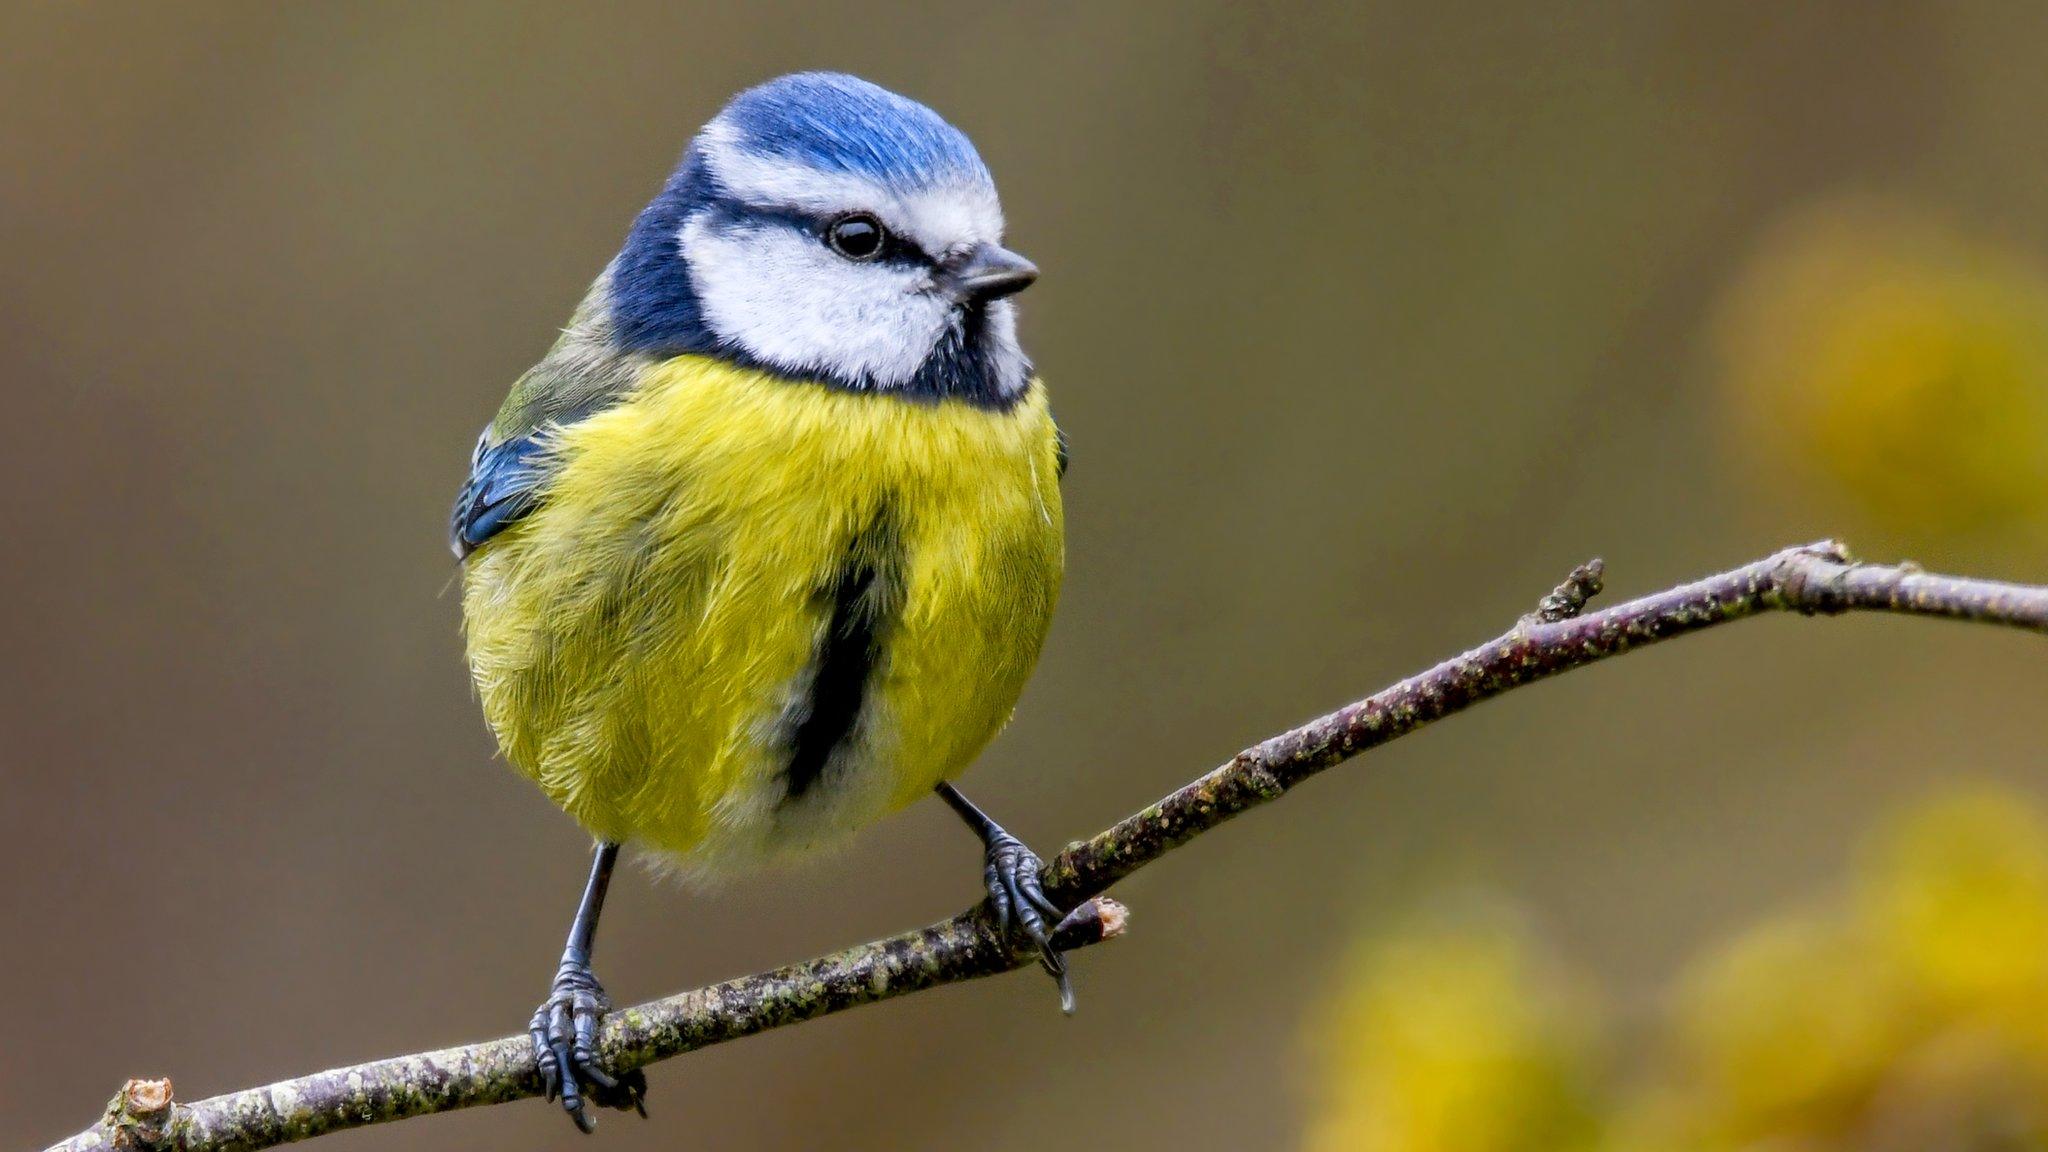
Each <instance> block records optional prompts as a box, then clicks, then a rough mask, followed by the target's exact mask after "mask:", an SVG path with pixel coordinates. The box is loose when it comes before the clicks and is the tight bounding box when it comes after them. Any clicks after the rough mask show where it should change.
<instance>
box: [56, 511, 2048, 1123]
mask: <svg viewBox="0 0 2048 1152" xmlns="http://www.w3.org/2000/svg"><path fill="white" fill-rule="evenodd" d="M1601 576H1602V570H1601V567H1600V562H1599V561H1597V560H1596V561H1593V562H1592V563H1591V564H1588V565H1585V566H1583V567H1581V568H1579V569H1577V570H1575V571H1574V572H1573V573H1572V574H1571V576H1570V577H1569V578H1567V579H1566V581H1565V582H1564V583H1563V584H1561V585H1559V587H1558V588H1557V590H1556V591H1555V592H1553V593H1551V594H1550V595H1549V596H1547V597H1545V598H1544V600H1543V602H1542V603H1541V604H1540V605H1539V606H1538V608H1537V610H1536V611H1535V612H1533V613H1531V614H1529V615H1527V616H1524V617H1523V618H1522V619H1521V620H1520V621H1518V622H1517V623H1516V624H1515V626H1514V627H1513V628H1512V629H1510V630H1509V631H1508V632H1507V633H1505V634H1504V635H1502V636H1500V637H1498V638H1496V639H1494V640H1491V641H1489V642H1487V643H1486V644H1483V645H1481V646H1479V647H1477V648H1474V649H1472V650H1471V651H1469V652H1466V653H1465V654H1463V655H1461V656H1457V657H1453V658H1452V659H1449V660H1446V661H1444V662H1443V663H1441V664H1438V665H1437V666H1436V667H1434V668H1431V669H1429V670H1428V671H1426V672H1423V673H1420V674H1418V675H1415V676H1411V677H1409V678H1408V679H1406V680H1403V681H1401V682H1400V683H1398V684H1395V685H1393V686H1392V687H1390V688H1387V689H1385V690H1383V691H1381V692H1378V693H1375V694H1374V695H1372V696H1369V697H1367V698H1365V699H1364V700H1361V701H1359V702H1357V703H1355V704H1350V705H1347V706H1345V707H1343V708H1340V709H1338V710H1337V711H1335V712H1332V713H1330V714H1329V715H1327V716H1323V717H1321V718H1319V719H1316V720H1312V721H1310V722H1309V723H1307V724H1304V725H1302V726H1301V727H1299V728H1296V729H1294V730H1292V731H1289V732H1284V733H1282V734H1280V735H1278V736H1275V737H1273V738H1272V739H1270V740H1267V741H1265V742H1263V743H1261V744H1258V745H1257V746H1255V747H1252V748H1248V749H1246V750H1244V751H1243V752H1240V753H1238V754H1237V755H1236V756H1234V757H1232V758H1231V760H1230V761H1229V762H1228V763H1226V764H1224V765H1223V766H1222V767H1220V768H1217V769H1215V770H1214V771H1212V772H1210V773H1208V774H1207V775H1205V776H1203V777H1201V778H1200V779H1198V780H1195V781H1194V782H1192V783H1190V784H1188V785H1187V786H1185V787H1183V788H1181V789H1179V790H1177V791H1175V792H1173V793H1172V794H1170V795H1168V796H1166V797H1165V798H1163V799H1161V800H1160V801H1159V802H1158V803H1155V804H1153V805H1151V806H1150V807H1148V808H1146V809H1144V810H1143V811H1140V812H1138V813H1135V814H1134V815H1132V816H1129V817H1127V818H1125V819H1124V820H1122V821H1121V822H1119V823H1118V824H1116V825H1115V826H1114V827H1112V828H1109V829H1108V830H1106V831H1104V832H1101V833H1099V834H1098V835H1096V836H1095V837H1094V838H1093V839H1091V840H1088V841H1086V842H1085V843H1080V844H1075V845H1073V846H1072V847H1069V848H1068V849H1067V850H1066V851H1065V852H1063V853H1061V854H1060V855H1059V856H1058V857H1056V858H1054V859H1053V860H1052V861H1051V862H1050V863H1049V864H1048V865H1047V867H1046V893H1047V894H1048V895H1049V896H1050V897H1051V898H1052V899H1053V900H1054V901H1055V902H1056V903H1058V904H1060V906H1061V907H1067V906H1070V905H1074V906H1077V907H1076V908H1075V911H1074V912H1073V913H1072V914H1070V915H1069V916H1068V917H1067V918H1066V919H1065V920H1064V921H1062V923H1061V925H1060V929H1059V933H1058V942H1059V943H1060V944H1061V946H1063V947H1081V946H1085V945H1088V944H1092V943H1096V942H1098V941H1101V940H1106V939H1109V938H1111V937H1114V936H1116V935H1117V934H1119V933H1120V932H1121V931H1122V930H1123V925H1124V916H1125V912H1124V910H1123V908H1122V906H1120V905H1118V904H1117V903H1116V902H1114V901H1112V900H1110V899H1108V898H1106V897H1104V896H1103V895H1102V893H1103V892H1105V891H1106V890H1107V889H1108V888H1109V886H1110V885H1112V884H1114V883H1116V882H1117V881H1118V880H1121V879H1123V878H1124V877H1126V876H1129V875H1130V874H1131V873H1133V872H1135V871H1137V870H1138V869H1139V868H1142V867H1144V866H1145V865H1146V864H1149V863H1151V862H1152V861H1154V860H1157V859H1159V858H1160V857H1161V856H1164V855H1165V854H1166V853H1167V852H1169V851H1171V850H1173V849H1174V848H1176V847H1179V846H1180V845H1182V844H1185V843H1187V842H1188V841H1189V840H1191V839H1193V838H1194V837H1196V836H1198V835H1200V834H1202V833H1204V832H1207V831H1209V830H1210V829H1212V828H1214V827H1216V826H1217V825H1219V824H1222V823H1223V822H1224V821H1226V820H1228V819H1230V818H1231V817H1233V816H1236V815H1237V814H1238V813H1240V812H1244V811H1246V810H1247V809H1250V808H1253V807H1256V806H1258V805H1260V804H1264V803H1266V802H1268V801H1271V800H1275V799H1278V798H1279V797H1280V796H1282V795H1284V794H1285V793H1286V792H1287V791H1288V790H1289V789H1291V788H1293V787H1294V786H1295V785H1296V784H1299V783H1301V782H1302V781H1304V780H1306V779H1308V778H1309V777H1311V776H1314V775H1316V774H1317V773H1319V772H1321V771H1323V770H1324V769H1327V768H1330V767H1332V766H1334V765H1337V764H1340V763H1342V762H1344V761H1345V760H1348V759H1350V758H1351V757H1353V756H1356V755H1358V754H1359V753H1361V752H1365V751H1367V750H1369V749H1372V748H1376V747H1378V746H1380V745H1382V744H1385V743H1387V742H1388V741H1390V740H1393V739H1395V738H1397V737H1400V736H1405V735H1407V734H1408V733H1410V732H1413V731H1415V730H1416V729H1418V728H1421V727H1422V726H1424V725H1426V724H1428V723H1430V722H1432V721H1434V720H1437V719H1440V718H1442V717H1444V716H1448V715H1450V714H1452V713H1454V712H1460V711H1463V710H1464V709H1466V708H1470V707H1471V706H1472V705H1474V704H1477V703H1479V702H1480V701H1482V700H1486V699H1489V698H1491V697H1494V696H1498V695H1500V694H1501V693H1503V692H1506V691H1508V690H1510V689H1512V688H1518V687H1520V686H1522V685H1524V684H1530V683H1533V682H1535V681H1537V680H1543V679H1547V678H1549V677H1551V676H1554V675H1556V674H1558V673H1560V672H1565V671H1568V670H1570V669H1573V668H1578V667H1580V666H1582V665H1586V664H1590V663H1593V662H1594V661H1597V660H1604V659H1607V658H1608V657H1611V656H1619V655H1621V654H1622V653H1624V652H1627V651H1630V650H1631V649H1634V648H1639V647H1642V646H1644V645H1647V644H1654V643H1657V642H1659V641H1663V640H1668V639H1671V638H1672V637H1675V636H1682V635H1685V634H1687V633H1691V632H1697V631H1700V630H1702V629H1705V628H1711V627H1713V626H1715V625H1718V624H1725V623H1729V622H1731V621H1735V620H1741V619H1744V618H1746V617H1750V616H1755V615H1759V614H1761V613H1765V612H1783V611H1791V612H1798V613H1802V614H1804V615H1809V616H1810V615H1835V614H1838V613H1842V612H1849V611H1876V612H1892V613H1900V614H1904V615H1911V616H1936V617H1945V618H1948V619H1954V620H1975V621H1980V622H1983V623H1990V624H2002V625H2006V626H2009V627H2015V628H2024V629H2029V630H2032V631H2036V632H2048V588H2044V587H2030V586H2022V585H2014V584H2000V583H1994V582H1991V581H1984V580H1970V579H1962V578H1958V577H1950V576H1937V575H1930V574H1928V573H1925V572H1922V571H1920V570H1919V569H1918V568H1916V567H1914V566H1912V565H1891V566H1880V565H1868V564H1858V563H1855V562H1854V561H1852V560H1851V559H1850V558H1849V555H1848V553H1847V552H1846V551H1845V550H1844V549H1843V548H1842V547H1841V546H1840V545H1838V544H1835V543H1832V542H1823V543H1820V544H1814V545H1810V546H1807V547H1803V548H1792V549H1788V550H1786V551H1784V552H1780V553H1778V554H1776V555H1774V556H1770V557H1767V558H1765V559H1763V560H1759V561H1757V562H1756V563H1754V564H1749V565H1745V566H1744V567H1741V568H1737V569H1735V570H1733V571H1730V572H1724V573H1722V574H1720V575H1718V576H1711V577H1708V578H1707V579H1705V580H1701V581H1698V582H1696V583H1692V584H1687V585H1683V586H1681V587H1678V588H1673V589H1670V590H1668V591H1664V592H1659V593H1656V594H1654V595H1650V596H1645V597H1643V598H1641V599H1638V600H1631V601H1629V602H1627V603H1625V604H1619V605H1616V606H1615V607H1612V608H1608V609H1606V610H1604V611H1599V612H1592V613H1586V612H1584V611H1583V609H1584V608H1585V605H1586V602H1587V601H1588V600H1589V599H1590V598H1591V597H1592V596H1593V595H1595V594H1596V593H1598V592H1599V590H1600V582H1601ZM1032 960H1033V954H1032V953H1031V952H1030V951H1029V950H1028V949H1019V948H1018V947H1016V945H1015V944H1014V943H1012V942H1010V941H1007V940H1004V939H1002V938H999V937H998V936H997V934H996V933H995V931H994V928H993V926H992V924H991V922H990V920H989V919H988V916H987V909H986V907H985V906H982V907H976V908H973V909H970V910H968V911H966V912H963V913H961V914H960V915H958V916H955V917H953V918H952V919H950V920H945V921H942V922H940V923H937V924H933V925H931V926H930V927H927V928H922V929H919V930H917V931H914V932H906V933H904V934H902V935H900V936H893V937H890V938H888V939H885V940H877V941H875V942H873V943H869V944H863V945H860V946H859V947H856V948H849V949H847V950H846V951H844V952H839V953H836V954H834V955H831V956H825V957H821V958H819V959H816V960H811V961H809V962H806V963H802V964H794V965H791V966H789V967H786V968H779V969H776V970H775V971H772V972H764V973H761V974H760V975H757V976H748V977H743V978H741V979H737V980H729V981H726V982H725V983H723V984H714V985H712V986H710V987H708V988H700V989H697V990H696V991H692V992H684V993H681V994H679V995H676V996H670V997H668V998H666V999H662V1000H656V1001H653V1002H651V1003H647V1004H642V1005H640V1006H638V1007H634V1008H627V1009H622V1010H620V1011H616V1012H614V1013H612V1014H611V1015H610V1016H608V1017H607V1018H606V1019H605V1023H604V1028H603V1032H602V1035H601V1037H600V1040H601V1044H602V1046H603V1049H604V1053H605V1055H606V1057H607V1058H608V1059H609V1060H610V1061H611V1064H612V1066H613V1067H614V1068H617V1069H621V1070H623V1069H628V1068H638V1067H642V1066H644V1065H647V1064H652V1063H654V1062H655V1061H658V1060H666V1059H668V1058H670V1057H673V1056H678V1055H681V1054H682V1053H685V1052H690V1051H694V1050H696V1049H699V1048H704V1047H708V1046H710V1045H713V1044H721V1043H724V1042H726V1041H728V1040H736V1039H739V1038H740V1037H742V1036H751V1035H753V1034H754V1033H757V1032H763V1031H766V1030H768V1029H770V1028H780V1027H783V1026H785V1025H789V1024H796V1023H799V1022H802V1021H805V1020H811V1019H815V1018H817V1017H819V1016H824V1015H827V1014H830V1013H833V1012H841V1011H844V1010H846V1009H848V1008H853V1007H857V1006H859V1005H862V1004H870V1003H874V1002H875V1001H878V1000H887V999H890V998H893V997H896V996H902V995H906V994H908V993H911V992H917V991H921V990H923V989H926V988H933V987H937V986H938V985H941V984H951V983H956V982H958V981H962V980H971V979H974V978H976V977H979V976H989V975H994V974H996V973H999V972H1007V971H1010V970H1012V969H1015V968H1018V967H1022V966H1023V965H1026V964H1029V963H1031V962H1032ZM540 1091H541V1083H540V1077H539V1075H538V1074H537V1072H536V1071H535V1069H534V1063H533V1057H532V1052H531V1048H530V1045H529V1043H528V1041H527V1039H526V1037H525V1036H524V1035H520V1036H513V1037H508V1038H505V1039H501V1040H493V1041H489V1042H487V1043H482V1044H472V1045H468V1046H466V1047H461V1048H448V1049H443V1050H441V1051H438V1052H425V1053H420V1054H418V1055H412V1056H399V1057H394V1058H392V1059H389V1060H379V1061H375V1062H372V1063H368V1064H359V1065H355V1066H352V1067H347V1068H337V1069H333V1070H331V1071H327V1072H319V1073H315V1074H313V1075H311V1076H302V1077H299V1078H298V1079H295V1080H285V1081H281V1082H279V1083H276V1084H272V1085H269V1086H268V1087H263V1088H251V1089H246V1090H244V1091H240V1092H231V1093H228V1094H227V1095H224V1096H215V1097H212V1098H210V1099H206V1100H200V1101H198V1102H196V1103H192V1104H177V1103H174V1102H173V1101H172V1099H171V1093H170V1085H169V1082H168V1081H161V1080H131V1081H129V1082H128V1085H127V1086H126V1087H124V1088H123V1089H122V1091H121V1093H120V1094H119V1095H117V1096H116V1097H115V1098H114V1100H113V1101H112V1103H111V1104H110V1105H109V1106H108V1111H107V1114H106V1116H104V1117H103V1118H102V1119H101V1121H100V1122H99V1123H98V1124H95V1125H94V1126H93V1127H91V1128H89V1129H87V1130H86V1131H84V1132H82V1133H80V1134H79V1135H77V1136H74V1137H72V1138H71V1139H69V1140H67V1141H65V1142H63V1143H62V1144H58V1145H56V1146H54V1147H53V1148H52V1149H51V1152H87V1150H94V1149H108V1148H118V1149H132V1150H149V1152H155V1150H169V1149H179V1150H185V1152H201V1150H205V1152H229V1150H247V1149H258V1148H269V1147H273V1146H275V1145H279V1144H285V1143H290V1142H292V1141H295V1140H304V1139H308V1138H310V1137H314V1136H319V1135H323V1134H325V1133H328V1132H333V1131H337V1130H339V1129H343V1128H356V1127H361V1126H363V1125H367V1124H377V1123H382V1122H384V1121H387V1120H402V1119H405V1118H406V1117H409V1116H420V1115H425V1114H427V1113H431V1112H447V1111H451V1110H453V1109H457V1108H470V1107H475V1106H477V1105H482V1104H502V1103H505V1102H507V1101H511V1100H518V1099H522V1098H524V1097H528V1096H536V1095H539V1094H540Z"/></svg>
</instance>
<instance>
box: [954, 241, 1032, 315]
mask: <svg viewBox="0 0 2048 1152" xmlns="http://www.w3.org/2000/svg"><path fill="white" fill-rule="evenodd" d="M1036 279H1038V265H1036V264H1033V263H1032V262H1031V261H1029V260H1026V259H1025V258H1023V257H1022V256H1019V255H1017V254H1016V253H1015V252H1012V251H1010V250H1009V249H1008V248H1002V247H999V246H997V245H994V244H977V245H975V246H974V247H973V248H971V249H969V250H968V251H966V252H964V253H961V254H960V255H957V256H952V257H949V258H947V260H946V261H945V262H944V263H943V264H941V265H940V266H939V281H940V283H941V284H943V285H944V286H945V288H946V289H947V291H949V292H951V293H952V294H953V295H954V296H955V297H956V298H958V299H960V300H962V301H972V302H973V303H976V304H986V303H988V302H989V301H990V300H1000V299H1002V298H1003V297H1005V296H1014V295H1016V294H1017V293H1019V292H1022V291H1023V290H1025V289H1026V288H1029V287H1031V282H1032V281H1034V280H1036Z"/></svg>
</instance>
